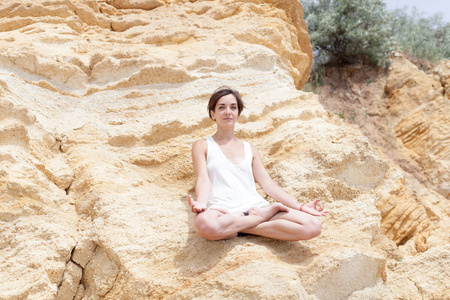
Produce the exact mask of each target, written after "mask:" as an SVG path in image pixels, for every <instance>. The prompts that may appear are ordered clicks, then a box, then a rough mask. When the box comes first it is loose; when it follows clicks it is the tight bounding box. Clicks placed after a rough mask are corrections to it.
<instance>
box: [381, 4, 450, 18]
mask: <svg viewBox="0 0 450 300" xmlns="http://www.w3.org/2000/svg"><path fill="white" fill-rule="evenodd" d="M384 3H386V6H387V9H388V10H394V9H396V8H403V7H405V6H407V7H408V9H409V10H408V11H409V12H411V9H412V7H414V6H415V7H416V8H417V10H418V11H420V12H423V13H425V17H431V16H432V15H434V14H435V13H438V12H440V13H443V20H444V22H448V23H450V0H384Z"/></svg>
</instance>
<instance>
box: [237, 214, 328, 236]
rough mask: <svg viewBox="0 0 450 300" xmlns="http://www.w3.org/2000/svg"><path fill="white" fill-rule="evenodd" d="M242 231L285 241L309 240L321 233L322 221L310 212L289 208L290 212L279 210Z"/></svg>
mask: <svg viewBox="0 0 450 300" xmlns="http://www.w3.org/2000/svg"><path fill="white" fill-rule="evenodd" d="M241 232H243V233H250V234H254V235H261V236H265V237H269V238H273V239H277V240H285V241H300V240H309V239H312V238H315V237H317V236H319V235H320V233H321V232H322V222H321V221H320V220H319V219H318V218H317V217H315V216H312V215H310V214H307V213H304V212H301V211H298V210H294V209H289V211H288V212H279V213H277V214H276V215H274V216H273V217H272V218H271V219H270V220H268V221H266V222H263V223H260V224H258V225H256V226H254V227H251V228H247V229H244V230H241Z"/></svg>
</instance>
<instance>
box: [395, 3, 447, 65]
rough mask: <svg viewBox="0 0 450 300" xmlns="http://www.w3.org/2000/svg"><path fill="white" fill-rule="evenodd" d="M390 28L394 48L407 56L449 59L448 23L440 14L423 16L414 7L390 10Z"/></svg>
mask: <svg viewBox="0 0 450 300" xmlns="http://www.w3.org/2000/svg"><path fill="white" fill-rule="evenodd" d="M391 28H392V32H393V36H394V38H395V43H396V49H397V50H400V51H402V52H404V53H406V54H407V55H409V56H412V57H414V58H418V59H425V60H429V61H432V62H437V61H440V60H442V59H450V24H449V23H445V22H444V21H443V19H442V15H439V14H436V15H434V16H431V17H428V18H427V17H424V16H423V14H421V13H420V12H419V11H418V10H417V9H416V8H415V7H414V8H413V9H412V10H411V13H408V10H407V9H406V8H404V9H402V10H400V9H398V10H395V11H393V12H392V17H391Z"/></svg>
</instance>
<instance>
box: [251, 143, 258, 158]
mask: <svg viewBox="0 0 450 300" xmlns="http://www.w3.org/2000/svg"><path fill="white" fill-rule="evenodd" d="M249 144H250V147H251V148H252V152H253V155H255V154H256V155H259V151H258V149H257V148H256V147H255V146H254V145H253V144H252V143H249Z"/></svg>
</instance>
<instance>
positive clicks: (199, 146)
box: [192, 139, 208, 153]
mask: <svg viewBox="0 0 450 300" xmlns="http://www.w3.org/2000/svg"><path fill="white" fill-rule="evenodd" d="M207 148H208V145H207V143H206V140H205V139H202V140H197V141H195V142H194V144H192V152H200V153H201V152H203V153H205V152H206V149H207Z"/></svg>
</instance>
